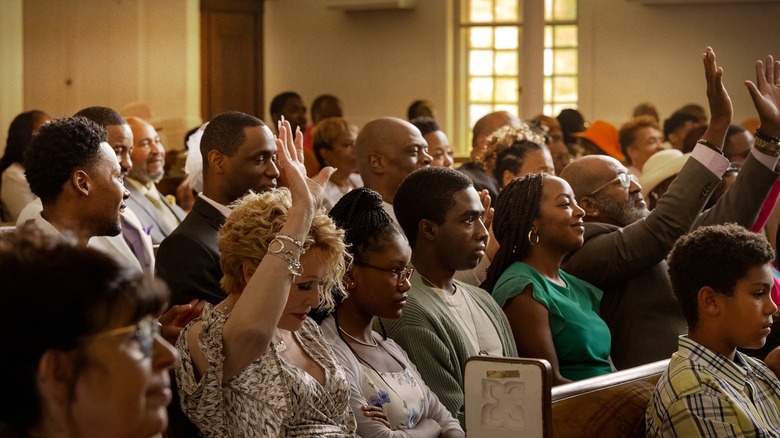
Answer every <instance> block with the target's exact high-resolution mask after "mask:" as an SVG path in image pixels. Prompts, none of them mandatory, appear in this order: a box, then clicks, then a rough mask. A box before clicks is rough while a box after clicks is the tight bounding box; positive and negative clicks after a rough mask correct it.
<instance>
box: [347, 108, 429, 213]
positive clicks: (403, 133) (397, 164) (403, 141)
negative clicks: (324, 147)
mask: <svg viewBox="0 0 780 438" xmlns="http://www.w3.org/2000/svg"><path fill="white" fill-rule="evenodd" d="M355 149H356V153H357V161H358V169H359V170H360V177H361V178H362V179H363V185H364V187H368V188H369V189H371V190H374V191H376V192H377V193H379V194H380V195H381V196H382V200H383V201H384V202H383V205H384V208H385V211H387V213H388V214H389V215H390V217H392V218H393V221H394V222H396V219H395V213H394V212H393V199H394V197H395V192H396V190H398V186H400V185H401V181H403V180H404V178H406V176H407V175H409V174H410V173H412V171H414V170H415V169H419V168H421V167H428V166H429V165H430V164H431V156H430V155H428V143H427V142H426V141H425V139H424V138H423V136H422V134H421V133H420V130H419V129H417V128H416V127H415V126H414V125H412V124H411V123H409V122H407V121H406V120H402V119H399V118H395V117H381V118H378V119H374V120H372V121H370V122H368V123H366V125H365V126H363V129H361V130H360V132H358V136H357V139H356V140H355Z"/></svg>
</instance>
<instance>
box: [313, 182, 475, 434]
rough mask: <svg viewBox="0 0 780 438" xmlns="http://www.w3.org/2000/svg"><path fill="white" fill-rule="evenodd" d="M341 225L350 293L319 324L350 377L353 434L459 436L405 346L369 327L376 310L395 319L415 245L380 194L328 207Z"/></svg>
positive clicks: (366, 193) (358, 194) (354, 195)
mask: <svg viewBox="0 0 780 438" xmlns="http://www.w3.org/2000/svg"><path fill="white" fill-rule="evenodd" d="M330 215H331V217H332V218H333V220H334V221H336V224H337V225H339V226H340V227H342V228H344V229H345V230H346V241H347V243H348V244H349V246H350V248H351V251H350V252H351V256H350V255H348V256H347V257H350V258H352V257H354V261H353V263H352V266H351V267H350V269H349V271H348V272H347V275H346V279H347V288H348V290H349V296H348V297H347V298H346V299H345V300H343V301H342V302H341V303H339V304H338V306H337V307H336V310H335V311H334V312H333V313H332V315H331V316H330V317H328V318H327V319H325V321H323V323H322V331H323V332H324V333H325V337H326V338H327V339H328V341H329V342H330V344H331V346H332V347H333V351H334V353H335V354H336V357H338V359H339V361H340V362H341V365H342V366H343V367H344V371H345V373H346V375H347V379H348V380H349V382H350V390H351V396H350V404H351V405H352V410H353V412H354V413H355V417H356V418H357V423H358V434H359V435H360V436H361V437H364V438H370V437H420V438H422V437H430V438H436V437H464V436H465V435H464V433H463V430H462V429H461V428H460V423H458V420H456V419H455V418H453V417H452V415H451V414H450V412H449V411H448V410H447V408H446V407H444V405H443V404H442V403H441V402H440V401H439V399H438V397H436V394H434V393H433V392H431V390H430V389H429V388H428V386H427V385H426V384H425V382H424V381H423V379H422V377H421V376H420V373H419V372H417V369H416V368H415V366H414V364H412V362H411V361H410V360H409V357H408V356H407V355H406V352H405V351H404V350H403V349H402V348H401V347H399V346H398V344H396V343H395V342H393V341H392V340H391V339H387V336H385V335H384V334H383V335H381V336H380V335H379V333H376V332H374V331H373V330H372V329H371V324H372V321H373V320H374V317H377V318H379V321H380V324H381V321H382V319H381V318H391V319H397V318H398V317H399V316H401V311H402V310H403V308H404V306H405V305H406V298H407V294H406V293H407V291H409V289H410V288H411V284H410V283H409V277H410V276H411V275H412V271H413V269H412V267H410V266H408V264H409V259H410V257H411V255H412V250H411V249H410V248H409V244H408V243H407V242H406V237H404V235H403V234H401V231H400V230H399V229H398V228H396V227H395V225H394V224H393V220H392V219H391V218H390V216H389V215H388V214H387V212H385V210H384V208H382V197H381V196H379V194H378V193H377V192H374V191H373V190H370V189H367V188H360V189H356V190H353V191H352V192H350V193H347V194H346V195H344V197H343V198H341V200H340V201H339V202H338V203H337V204H336V206H335V207H333V209H332V210H331V211H330Z"/></svg>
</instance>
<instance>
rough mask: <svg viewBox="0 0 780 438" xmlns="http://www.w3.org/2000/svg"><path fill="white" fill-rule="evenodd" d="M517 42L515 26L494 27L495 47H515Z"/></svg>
mask: <svg viewBox="0 0 780 438" xmlns="http://www.w3.org/2000/svg"><path fill="white" fill-rule="evenodd" d="M517 43H518V41H517V27H506V26H504V27H497V28H496V48H497V49H516V48H517Z"/></svg>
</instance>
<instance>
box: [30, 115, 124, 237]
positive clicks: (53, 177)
mask: <svg viewBox="0 0 780 438" xmlns="http://www.w3.org/2000/svg"><path fill="white" fill-rule="evenodd" d="M107 138H108V136H107V135H106V131H105V130H104V129H103V128H101V127H100V126H99V125H97V124H96V123H94V122H92V121H90V120H87V119H85V118H83V117H65V118H61V119H56V120H54V121H52V122H51V123H48V124H46V125H44V126H43V127H41V130H40V131H39V133H38V134H37V135H36V136H34V137H33V140H32V142H31V143H30V146H29V149H28V151H27V153H26V155H25V169H26V177H27V181H28V182H29V183H30V189H31V190H32V192H33V193H34V194H35V195H36V196H38V197H39V198H40V200H41V204H42V210H41V211H40V212H38V214H37V215H36V217H35V218H34V219H31V220H30V221H34V222H35V224H36V225H37V226H38V227H39V228H40V229H41V230H42V231H43V232H44V233H46V234H51V235H57V234H64V233H71V234H73V235H74V236H75V237H76V239H77V240H78V242H79V243H81V244H82V245H87V243H88V242H89V240H90V238H92V237H94V236H116V235H118V234H119V232H120V230H121V223H120V212H121V211H122V210H123V209H124V208H125V199H127V197H128V196H129V194H128V193H127V191H126V190H125V188H124V186H123V184H122V175H121V169H120V167H119V162H118V161H117V157H116V154H114V151H113V150H112V149H111V147H110V146H109V145H108V143H107V141H106V140H107Z"/></svg>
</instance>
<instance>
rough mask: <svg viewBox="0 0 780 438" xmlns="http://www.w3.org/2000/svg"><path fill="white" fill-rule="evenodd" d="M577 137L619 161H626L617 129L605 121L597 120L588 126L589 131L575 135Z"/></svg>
mask: <svg viewBox="0 0 780 438" xmlns="http://www.w3.org/2000/svg"><path fill="white" fill-rule="evenodd" d="M574 135H575V136H577V137H584V138H587V139H588V140H590V141H592V142H593V143H595V144H596V146H598V147H600V148H601V150H603V151H604V152H606V153H607V154H608V155H609V156H611V157H612V158H615V159H616V160H618V161H621V162H622V161H625V160H626V157H625V155H623V152H622V151H621V150H620V142H619V141H618V130H617V128H616V127H615V126H614V125H612V124H610V123H607V122H605V121H603V120H596V121H595V122H593V123H591V124H590V126H588V129H586V130H584V131H582V132H577V133H575V134H574Z"/></svg>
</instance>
